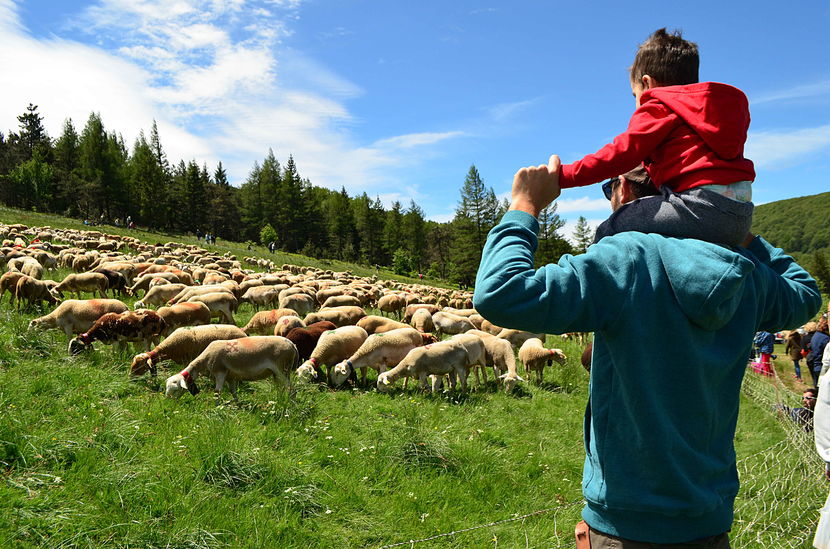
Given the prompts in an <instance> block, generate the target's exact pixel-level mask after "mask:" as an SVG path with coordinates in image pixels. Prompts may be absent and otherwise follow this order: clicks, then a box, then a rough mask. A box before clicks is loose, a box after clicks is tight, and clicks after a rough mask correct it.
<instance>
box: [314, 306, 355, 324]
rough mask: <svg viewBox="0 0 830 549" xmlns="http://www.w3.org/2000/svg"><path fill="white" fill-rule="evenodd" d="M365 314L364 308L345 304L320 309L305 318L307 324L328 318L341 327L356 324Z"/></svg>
mask: <svg viewBox="0 0 830 549" xmlns="http://www.w3.org/2000/svg"><path fill="white" fill-rule="evenodd" d="M364 316H366V311H364V310H363V308H361V307H355V306H354V305H345V306H343V307H332V308H330V309H320V310H319V311H317V312H316V313H309V314H308V315H306V317H305V318H304V319H303V320H304V321H305V323H306V325H309V324H313V323H315V322H320V321H322V320H328V321H329V322H333V323H334V324H335V325H336V326H337V327H340V326H351V325H355V324H357V323H358V321H359V320H360V319H361V318H363V317H364Z"/></svg>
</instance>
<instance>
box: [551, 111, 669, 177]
mask: <svg viewBox="0 0 830 549" xmlns="http://www.w3.org/2000/svg"><path fill="white" fill-rule="evenodd" d="M681 123H683V121H682V120H681V119H680V117H678V116H677V114H676V113H674V112H673V111H671V110H669V109H668V108H666V107H665V106H664V105H663V104H662V103H660V102H658V101H646V102H645V103H643V104H642V105H641V106H640V108H638V109H637V110H636V111H634V114H633V115H631V121H630V122H629V123H628V129H627V130H626V131H625V133H622V134H620V135H618V136H617V137H616V138H614V141H613V142H612V143H609V144H608V145H605V146H604V147H603V148H601V149H600V150H598V151H597V152H596V153H594V154H589V155H588V156H586V157H585V158H583V159H582V160H577V161H576V162H574V163H573V164H563V165H562V169H561V170H560V172H559V186H560V187H561V188H563V189H566V188H570V187H582V186H584V185H590V184H592V183H597V182H599V181H603V180H605V179H609V178H611V177H616V176H618V175H620V174H622V173H625V172H627V171H629V170H632V169H634V168H636V167H637V166H638V165H639V164H640V162H642V161H643V160H645V159H646V158H648V156H649V155H650V154H651V153H652V151H654V150H655V149H656V148H657V147H658V146H659V145H660V144H661V143H662V142H663V141H664V140H665V139H666V138H667V137H668V135H669V134H670V133H671V132H672V130H674V129H675V128H676V127H677V126H678V125H679V124H681Z"/></svg>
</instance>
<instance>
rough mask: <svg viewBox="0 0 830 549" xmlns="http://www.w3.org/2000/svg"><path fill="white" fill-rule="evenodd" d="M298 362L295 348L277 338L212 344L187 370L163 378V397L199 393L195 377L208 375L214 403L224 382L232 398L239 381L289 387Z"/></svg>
mask: <svg viewBox="0 0 830 549" xmlns="http://www.w3.org/2000/svg"><path fill="white" fill-rule="evenodd" d="M297 362H299V354H298V353H297V347H295V346H294V344H293V343H291V342H290V341H289V340H287V339H285V338H284V337H279V336H252V337H242V338H239V339H232V340H228V341H214V342H213V343H211V344H210V345H208V346H207V348H206V349H205V350H204V351H203V352H202V354H200V355H199V356H197V357H196V358H195V359H193V361H192V362H191V363H190V364H188V365H187V368H185V369H184V370H182V371H181V372H179V373H178V374H175V375H173V376H170V377H169V378H167V381H166V383H165V391H164V392H165V395H166V396H168V397H172V398H178V397H180V396H181V395H182V394H183V393H184V392H185V391H190V392H191V394H194V395H195V394H196V393H198V392H199V389H198V386H197V385H196V377H197V376H198V375H199V374H211V375H212V376H213V378H214V379H215V380H216V387H215V389H214V391H215V393H216V403H217V404H219V402H220V394H221V392H222V387H223V385H224V384H225V381H227V382H228V389H230V391H231V395H233V399H234V401H236V402H238V401H239V399H238V398H237V395H236V386H237V383H238V382H239V381H256V380H260V379H266V378H268V377H273V378H274V381H275V382H277V383H282V384H283V385H284V386H285V387H286V388H287V389H290V388H291V377H290V376H291V369H292V367H294V366H296V365H297Z"/></svg>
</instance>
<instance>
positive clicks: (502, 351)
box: [467, 330, 524, 393]
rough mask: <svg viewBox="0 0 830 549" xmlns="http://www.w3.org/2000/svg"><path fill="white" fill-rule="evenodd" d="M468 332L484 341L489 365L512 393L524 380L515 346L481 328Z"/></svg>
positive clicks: (506, 390) (507, 390) (505, 389)
mask: <svg viewBox="0 0 830 549" xmlns="http://www.w3.org/2000/svg"><path fill="white" fill-rule="evenodd" d="M467 334H472V335H477V336H479V337H480V338H481V341H483V342H484V350H485V352H486V353H487V366H491V367H492V368H493V372H494V373H495V375H496V379H497V380H499V381H501V382H502V383H503V385H504V391H505V392H506V393H512V392H513V389H515V388H516V384H517V383H518V382H519V381H524V379H522V378H521V377H519V374H518V373H517V372H516V355H515V354H514V353H513V346H512V345H511V344H510V342H509V341H507V340H506V339H500V338H498V337H496V336H494V335H492V334H488V333H487V332H483V331H481V330H470V331H469V332H467Z"/></svg>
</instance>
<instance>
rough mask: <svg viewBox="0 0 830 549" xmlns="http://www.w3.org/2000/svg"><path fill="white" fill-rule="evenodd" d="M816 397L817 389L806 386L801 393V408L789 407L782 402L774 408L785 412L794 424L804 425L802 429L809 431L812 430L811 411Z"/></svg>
mask: <svg viewBox="0 0 830 549" xmlns="http://www.w3.org/2000/svg"><path fill="white" fill-rule="evenodd" d="M817 397H818V389H816V388H815V387H808V388H807V389H805V390H804V392H802V393H801V404H803V405H804V406H803V407H801V408H790V407H789V406H786V405H784V404H776V405H775V409H777V410H781V411H782V412H784V413H785V414H787V415H788V416H789V417H790V419H791V420H793V422H795V424H796V425H800V426H802V427H804V430H805V431H807V432H809V431H812V430H813V412H814V409H815V407H816V398H817Z"/></svg>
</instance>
